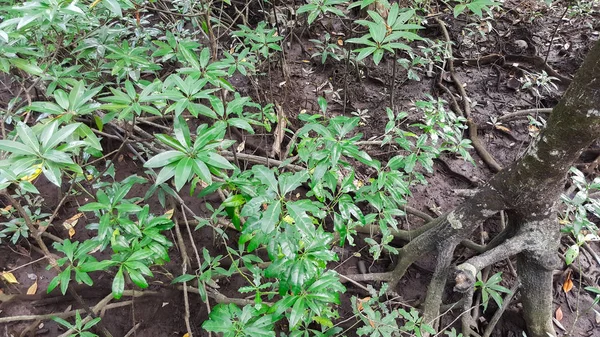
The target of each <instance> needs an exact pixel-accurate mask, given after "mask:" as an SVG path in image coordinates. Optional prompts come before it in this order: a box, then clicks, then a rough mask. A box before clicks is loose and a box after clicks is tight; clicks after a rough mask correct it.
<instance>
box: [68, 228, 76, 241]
mask: <svg viewBox="0 0 600 337" xmlns="http://www.w3.org/2000/svg"><path fill="white" fill-rule="evenodd" d="M74 235H75V228H73V227H71V228H69V239H72V238H73V236H74Z"/></svg>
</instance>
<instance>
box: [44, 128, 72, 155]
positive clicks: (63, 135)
mask: <svg viewBox="0 0 600 337" xmlns="http://www.w3.org/2000/svg"><path fill="white" fill-rule="evenodd" d="M80 125H81V123H73V124H69V125H67V126H65V127H63V128H61V129H59V130H58V131H57V132H56V133H55V134H53V135H52V136H51V137H50V139H48V142H46V143H45V144H42V147H43V151H44V152H46V151H47V150H49V149H53V148H54V147H56V146H57V145H58V144H60V143H61V142H62V141H64V140H65V139H67V137H70V136H71V135H72V134H73V132H75V130H77V128H78V127H79V126H80Z"/></svg>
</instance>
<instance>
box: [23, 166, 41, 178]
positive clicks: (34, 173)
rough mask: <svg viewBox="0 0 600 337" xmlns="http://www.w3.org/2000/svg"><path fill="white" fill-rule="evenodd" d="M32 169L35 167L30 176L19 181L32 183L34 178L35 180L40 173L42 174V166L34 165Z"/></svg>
mask: <svg viewBox="0 0 600 337" xmlns="http://www.w3.org/2000/svg"><path fill="white" fill-rule="evenodd" d="M33 167H35V171H34V172H33V173H32V174H30V175H28V176H24V177H23V178H21V181H29V182H32V181H33V180H35V178H37V177H38V176H39V175H40V173H42V164H36V165H34V166H33Z"/></svg>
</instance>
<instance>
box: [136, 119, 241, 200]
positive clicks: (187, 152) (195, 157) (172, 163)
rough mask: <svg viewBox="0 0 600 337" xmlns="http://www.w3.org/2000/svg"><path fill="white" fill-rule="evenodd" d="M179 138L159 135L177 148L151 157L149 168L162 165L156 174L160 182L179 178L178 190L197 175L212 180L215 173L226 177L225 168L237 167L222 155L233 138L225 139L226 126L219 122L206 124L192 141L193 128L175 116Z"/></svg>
mask: <svg viewBox="0 0 600 337" xmlns="http://www.w3.org/2000/svg"><path fill="white" fill-rule="evenodd" d="M174 127H175V137H171V136H169V135H166V134H158V135H156V137H157V138H158V139H159V140H160V141H161V142H162V143H163V144H165V145H167V146H169V147H170V148H172V149H173V150H169V151H165V152H162V153H160V154H157V155H156V156H154V157H152V158H150V160H148V161H147V162H146V164H144V166H145V167H148V168H157V167H162V169H161V170H160V172H159V174H158V176H157V177H156V184H157V185H158V184H162V183H163V182H165V181H167V180H169V179H171V178H172V177H175V189H176V190H180V189H181V188H182V187H183V185H184V184H185V183H187V182H188V181H189V180H190V179H192V175H193V174H195V175H197V176H198V177H199V178H200V179H201V180H202V181H204V182H207V183H211V182H212V180H213V179H212V174H215V175H217V176H220V177H223V176H224V174H225V173H224V172H222V171H221V169H225V170H233V169H234V167H233V166H232V165H231V163H229V161H228V160H227V159H225V158H223V157H222V156H221V155H219V154H218V153H217V151H216V149H217V148H218V147H223V148H227V147H229V146H231V145H232V141H225V140H224V139H223V137H224V135H225V130H226V125H225V123H222V122H217V123H215V124H214V125H213V126H211V127H209V126H208V125H206V124H202V125H201V126H200V127H198V129H197V130H196V133H197V136H196V139H195V140H193V141H192V138H191V134H190V130H189V128H188V126H187V123H186V122H185V120H183V118H178V119H175V123H174Z"/></svg>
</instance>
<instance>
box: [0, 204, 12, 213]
mask: <svg viewBox="0 0 600 337" xmlns="http://www.w3.org/2000/svg"><path fill="white" fill-rule="evenodd" d="M12 209H13V207H12V205H8V206H6V207H4V208H3V209H2V211H4V212H7V213H8V212H10V210H12Z"/></svg>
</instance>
